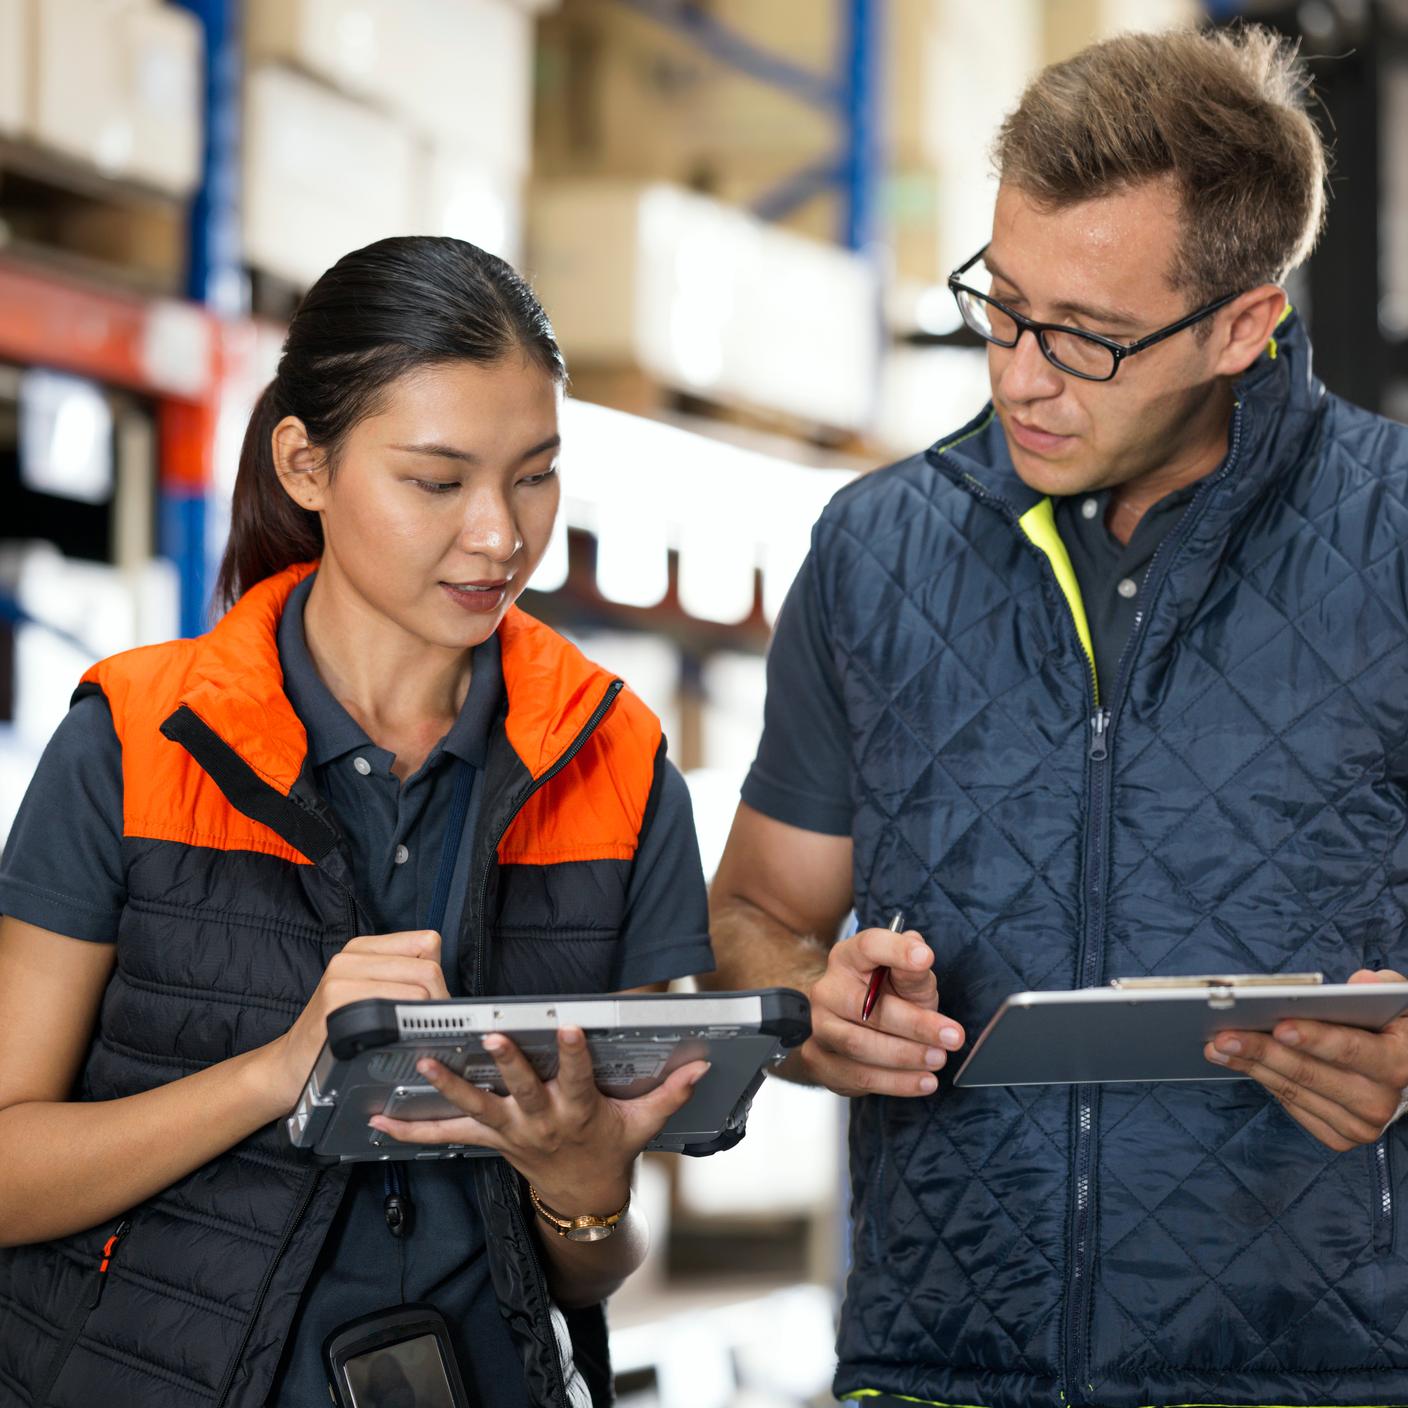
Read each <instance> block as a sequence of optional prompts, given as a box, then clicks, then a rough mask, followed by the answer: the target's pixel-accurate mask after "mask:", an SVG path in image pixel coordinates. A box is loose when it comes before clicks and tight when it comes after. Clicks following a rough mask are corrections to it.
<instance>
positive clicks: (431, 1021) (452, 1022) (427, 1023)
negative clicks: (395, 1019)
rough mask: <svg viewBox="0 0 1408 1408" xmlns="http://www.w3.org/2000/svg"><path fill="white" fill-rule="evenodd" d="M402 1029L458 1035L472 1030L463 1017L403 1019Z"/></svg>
mask: <svg viewBox="0 0 1408 1408" xmlns="http://www.w3.org/2000/svg"><path fill="white" fill-rule="evenodd" d="M401 1027H402V1029H403V1030H405V1031H412V1032H454V1033H455V1034H457V1035H466V1034H468V1032H469V1030H470V1029H469V1028H468V1027H466V1025H465V1023H464V1019H463V1018H461V1017H402V1018H401Z"/></svg>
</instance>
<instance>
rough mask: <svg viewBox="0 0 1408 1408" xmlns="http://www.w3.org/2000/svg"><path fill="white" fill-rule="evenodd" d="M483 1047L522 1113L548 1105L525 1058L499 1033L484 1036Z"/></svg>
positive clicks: (536, 1112) (535, 1111)
mask: <svg viewBox="0 0 1408 1408" xmlns="http://www.w3.org/2000/svg"><path fill="white" fill-rule="evenodd" d="M484 1049H485V1051H487V1052H488V1053H489V1056H490V1058H491V1059H492V1060H493V1062H494V1065H495V1066H497V1067H498V1069H499V1076H500V1078H501V1079H502V1080H503V1083H504V1089H505V1090H507V1091H508V1093H509V1095H511V1096H512V1097H513V1099H514V1100H515V1101H517V1103H518V1108H519V1109H520V1110H522V1111H523V1113H524V1114H525V1115H540V1114H542V1113H544V1112H545V1111H546V1110H547V1109H549V1107H550V1106H551V1104H552V1102H551V1100H550V1099H549V1098H548V1092H547V1088H546V1087H545V1086H544V1085H543V1083H542V1081H541V1080H539V1079H538V1073H537V1071H535V1070H534V1069H533V1067H532V1066H531V1065H530V1064H529V1061H528V1058H527V1057H526V1056H525V1055H524V1054H523V1053H522V1052H521V1051H520V1050H519V1049H518V1048H517V1047H516V1046H515V1045H514V1044H513V1042H511V1041H510V1040H509V1039H508V1037H506V1036H504V1035H503V1033H502V1032H494V1033H493V1034H492V1035H491V1036H486V1037H485V1038H484Z"/></svg>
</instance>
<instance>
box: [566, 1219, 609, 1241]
mask: <svg viewBox="0 0 1408 1408" xmlns="http://www.w3.org/2000/svg"><path fill="white" fill-rule="evenodd" d="M615 1230H616V1229H615V1228H614V1227H603V1226H601V1225H600V1224H599V1223H598V1224H597V1225H596V1226H592V1225H590V1224H588V1225H587V1226H586V1227H569V1228H568V1229H567V1231H566V1232H564V1233H563V1236H565V1237H566V1238H567V1240H568V1241H569V1242H600V1241H603V1240H604V1239H605V1238H607V1237H609V1236H610V1235H611V1234H612V1233H613V1232H614V1231H615Z"/></svg>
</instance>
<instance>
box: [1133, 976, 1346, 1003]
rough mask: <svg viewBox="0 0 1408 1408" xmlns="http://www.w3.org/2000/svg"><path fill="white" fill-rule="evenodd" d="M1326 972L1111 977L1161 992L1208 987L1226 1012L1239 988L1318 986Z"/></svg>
mask: <svg viewBox="0 0 1408 1408" xmlns="http://www.w3.org/2000/svg"><path fill="white" fill-rule="evenodd" d="M1324 981H1325V975H1324V974H1323V973H1206V974H1197V975H1189V976H1186V977H1172V978H1111V979H1110V986H1111V987H1112V988H1119V989H1120V990H1121V991H1130V992H1160V991H1163V990H1165V989H1168V988H1185V989H1186V988H1206V989H1207V990H1208V1006H1209V1007H1212V1008H1214V1009H1216V1010H1217V1011H1219V1012H1225V1011H1226V1010H1227V1009H1228V1008H1230V1007H1235V1006H1236V1005H1237V998H1236V994H1235V991H1234V989H1236V988H1272V987H1275V988H1288V987H1316V986H1318V985H1319V984H1321V983H1323V982H1324Z"/></svg>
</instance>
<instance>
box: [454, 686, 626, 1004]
mask: <svg viewBox="0 0 1408 1408" xmlns="http://www.w3.org/2000/svg"><path fill="white" fill-rule="evenodd" d="M625 687H626V684H625V681H624V680H612V681H611V683H610V684H609V685H608V686H607V687H606V693H605V694H604V695H602V697H601V702H600V703H599V704H598V705H597V706H596V708H595V709H593V710H592V715H591V717H590V718H589V719H588V720H587V721H586V723H585V724H583V725H582V729H581V732H579V733H578V734H577V736H576V737H575V738H574V739H573V740H572V742H571V743H569V744H568V745H567V747H566V748H565V749H563V751H562V752H561V753H560V754H559V755H558V757H557V759H556V761H555V762H554V763H553V764H552V766H551V767H549V768H548V769H547V771H546V772H544V773H543V774H542V775H541V776H540V777H537V778H535V779H534V780H533V783H532V785H531V786H530V787H529V788H528V789H527V790H526V791H525V792H524V793H523V795H522V796H521V797H520V798H519V799H518V801H517V802H515V803H514V805H513V806H512V807H511V808H510V809H509V812H508V815H507V816H505V817H504V820H503V825H502V826H500V827H499V830H498V833H497V834H496V835H495V837H494V844H493V846H492V847H491V848H490V851H489V856H490V861H489V864H488V865H487V866H485V868H484V878H483V880H482V881H481V882H480V886H479V924H478V926H477V931H476V933H475V934H474V958H473V961H472V963H471V964H470V970H469V971H470V988H469V992H470V996H471V997H475V996H480V995H482V994H483V991H484V932H485V929H486V928H487V927H488V925H487V916H486V914H485V906H486V905H487V904H488V902H489V877H490V875H492V874H493V870H494V865H493V857H494V856H496V855H497V854H498V851H499V843H500V842H501V841H502V840H503V839H504V836H505V835H506V834H507V833H508V829H509V827H510V826H512V825H513V821H514V818H515V817H516V816H517V815H518V814H519V812H521V811H522V810H523V808H524V807H525V806H526V805H527V804H528V799H529V798H530V797H531V796H532V795H533V794H534V793H535V792H536V791H538V789H539V788H540V787H545V786H546V785H547V784H548V783H549V782H551V781H552V779H553V778H554V777H556V776H557V775H558V773H560V772H561V771H562V769H563V768H565V767H566V766H567V764H568V763H570V762H571V761H572V759H573V758H575V757H576V756H577V754H578V753H579V752H580V751H581V750H582V747H583V745H584V744H585V743H586V741H587V739H589V738H590V737H591V736H592V734H594V733H595V732H596V730H597V726H598V725H599V724H600V723H601V721H602V720H603V719H604V718H605V717H606V715H607V712H608V711H609V710H610V708H611V706H612V705H613V704H614V703H615V702H616V696H617V695H618V694H620V692H621V691H622V690H623V689H624V688H625Z"/></svg>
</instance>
